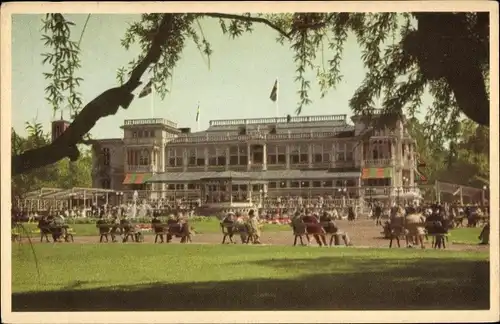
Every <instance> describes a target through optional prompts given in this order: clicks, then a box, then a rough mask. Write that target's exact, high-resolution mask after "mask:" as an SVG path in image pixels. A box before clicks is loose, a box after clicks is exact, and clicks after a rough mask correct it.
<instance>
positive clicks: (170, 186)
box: [167, 184, 175, 190]
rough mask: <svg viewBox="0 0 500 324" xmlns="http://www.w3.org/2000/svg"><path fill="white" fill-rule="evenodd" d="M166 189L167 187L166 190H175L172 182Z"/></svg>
mask: <svg viewBox="0 0 500 324" xmlns="http://www.w3.org/2000/svg"><path fill="white" fill-rule="evenodd" d="M167 189H168V190H175V185H174V184H169V185H168V186H167Z"/></svg>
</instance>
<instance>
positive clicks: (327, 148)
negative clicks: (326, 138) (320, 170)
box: [323, 143, 333, 163]
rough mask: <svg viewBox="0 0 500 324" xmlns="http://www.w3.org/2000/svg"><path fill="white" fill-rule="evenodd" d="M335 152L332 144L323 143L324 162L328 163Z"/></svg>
mask: <svg viewBox="0 0 500 324" xmlns="http://www.w3.org/2000/svg"><path fill="white" fill-rule="evenodd" d="M332 154H333V150H332V144H331V143H328V144H326V143H325V144H323V163H328V162H330V160H331V156H332Z"/></svg>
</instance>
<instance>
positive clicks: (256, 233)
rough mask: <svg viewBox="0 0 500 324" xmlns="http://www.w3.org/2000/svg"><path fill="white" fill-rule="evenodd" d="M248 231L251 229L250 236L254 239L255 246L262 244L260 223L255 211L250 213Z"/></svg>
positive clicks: (251, 210)
mask: <svg viewBox="0 0 500 324" xmlns="http://www.w3.org/2000/svg"><path fill="white" fill-rule="evenodd" d="M248 217H249V220H248V229H249V233H248V234H249V235H250V238H251V239H252V241H253V243H254V244H261V242H260V226H259V221H258V219H257V217H256V215H255V212H254V210H253V209H250V211H249V212H248Z"/></svg>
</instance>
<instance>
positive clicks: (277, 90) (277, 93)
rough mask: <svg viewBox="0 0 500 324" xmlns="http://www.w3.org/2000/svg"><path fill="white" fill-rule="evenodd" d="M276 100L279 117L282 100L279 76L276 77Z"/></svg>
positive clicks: (277, 115)
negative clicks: (280, 101)
mask: <svg viewBox="0 0 500 324" xmlns="http://www.w3.org/2000/svg"><path fill="white" fill-rule="evenodd" d="M276 86H277V87H276V102H275V105H276V118H278V117H279V112H280V110H279V104H278V102H279V100H280V95H279V91H280V84H279V81H278V78H277V77H276Z"/></svg>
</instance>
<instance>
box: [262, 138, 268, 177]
mask: <svg viewBox="0 0 500 324" xmlns="http://www.w3.org/2000/svg"><path fill="white" fill-rule="evenodd" d="M262 171H267V144H264V145H262Z"/></svg>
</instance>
